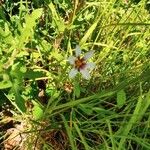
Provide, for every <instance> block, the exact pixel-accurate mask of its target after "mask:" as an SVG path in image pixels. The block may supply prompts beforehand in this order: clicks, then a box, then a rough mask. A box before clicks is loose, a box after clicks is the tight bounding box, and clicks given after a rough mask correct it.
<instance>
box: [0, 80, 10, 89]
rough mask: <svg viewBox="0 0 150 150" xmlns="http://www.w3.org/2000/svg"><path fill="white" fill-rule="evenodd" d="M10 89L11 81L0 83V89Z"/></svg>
mask: <svg viewBox="0 0 150 150" xmlns="http://www.w3.org/2000/svg"><path fill="white" fill-rule="evenodd" d="M10 87H12V83H11V81H2V82H0V89H6V88H10Z"/></svg>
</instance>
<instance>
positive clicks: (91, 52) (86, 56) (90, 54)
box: [84, 50, 94, 60]
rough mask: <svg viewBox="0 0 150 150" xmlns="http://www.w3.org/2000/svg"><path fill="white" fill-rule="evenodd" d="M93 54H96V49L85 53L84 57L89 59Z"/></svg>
mask: <svg viewBox="0 0 150 150" xmlns="http://www.w3.org/2000/svg"><path fill="white" fill-rule="evenodd" d="M93 54H94V50H93V51H89V52H87V53H85V55H84V59H85V60H87V59H89V58H91V57H92V56H93Z"/></svg>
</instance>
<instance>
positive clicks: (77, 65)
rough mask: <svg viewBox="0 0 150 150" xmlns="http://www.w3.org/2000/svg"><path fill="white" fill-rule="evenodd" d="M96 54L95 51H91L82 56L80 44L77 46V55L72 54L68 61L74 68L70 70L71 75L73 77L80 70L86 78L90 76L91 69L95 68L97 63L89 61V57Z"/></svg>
mask: <svg viewBox="0 0 150 150" xmlns="http://www.w3.org/2000/svg"><path fill="white" fill-rule="evenodd" d="M93 54H94V51H89V52H87V53H85V55H84V56H81V49H80V47H79V45H77V46H76V48H75V56H70V57H69V58H68V61H69V63H70V64H71V65H73V68H72V69H71V70H70V72H69V77H70V78H73V77H75V76H76V74H77V73H78V72H80V73H81V74H82V76H83V78H85V79H89V78H90V74H89V71H91V70H93V69H94V67H95V63H93V62H87V60H88V59H89V58H91V57H92V56H93Z"/></svg>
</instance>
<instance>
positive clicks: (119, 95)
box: [117, 90, 126, 108]
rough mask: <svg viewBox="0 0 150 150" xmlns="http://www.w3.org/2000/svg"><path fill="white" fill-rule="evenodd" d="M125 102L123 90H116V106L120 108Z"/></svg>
mask: <svg viewBox="0 0 150 150" xmlns="http://www.w3.org/2000/svg"><path fill="white" fill-rule="evenodd" d="M125 102H126V93H125V91H124V90H120V91H119V92H117V106H118V107H119V108H121V107H122V106H123V105H124V104H125Z"/></svg>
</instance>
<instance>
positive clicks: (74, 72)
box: [69, 68, 78, 78]
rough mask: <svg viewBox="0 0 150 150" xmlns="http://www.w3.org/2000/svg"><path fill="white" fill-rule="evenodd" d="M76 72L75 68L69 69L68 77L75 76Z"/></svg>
mask: <svg viewBox="0 0 150 150" xmlns="http://www.w3.org/2000/svg"><path fill="white" fill-rule="evenodd" d="M77 73H78V70H77V69H74V68H73V69H71V70H70V72H69V78H73V77H75V76H76V74H77Z"/></svg>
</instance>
